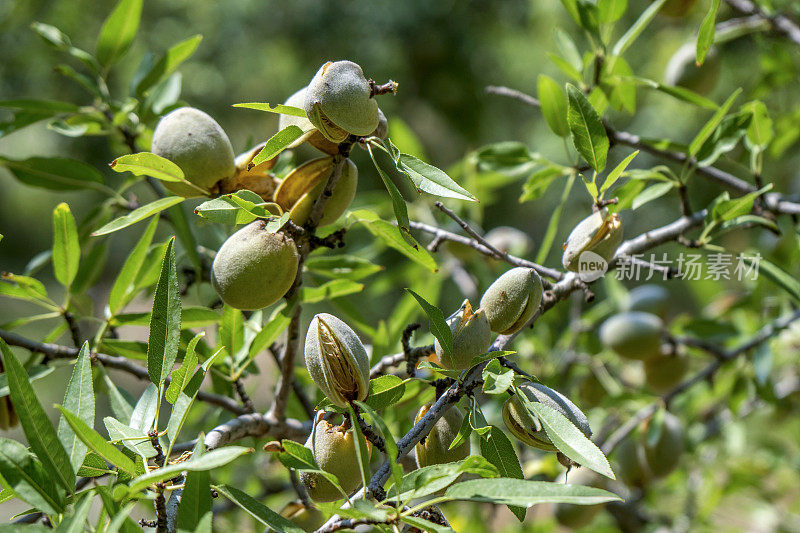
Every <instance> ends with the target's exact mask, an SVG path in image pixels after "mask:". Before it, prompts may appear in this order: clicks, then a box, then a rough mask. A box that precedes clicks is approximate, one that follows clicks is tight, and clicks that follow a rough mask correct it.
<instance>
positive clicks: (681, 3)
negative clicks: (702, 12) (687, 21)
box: [658, 0, 697, 18]
mask: <svg viewBox="0 0 800 533" xmlns="http://www.w3.org/2000/svg"><path fill="white" fill-rule="evenodd" d="M696 3H697V0H668V1H667V2H666V3H665V4H664V5H663V6H661V9H660V10H659V11H658V13H659V14H661V15H666V16H668V17H675V18H677V17H682V16H684V15H686V13H688V12H689V10H690V9H692V8H693V7H694V5H695V4H696Z"/></svg>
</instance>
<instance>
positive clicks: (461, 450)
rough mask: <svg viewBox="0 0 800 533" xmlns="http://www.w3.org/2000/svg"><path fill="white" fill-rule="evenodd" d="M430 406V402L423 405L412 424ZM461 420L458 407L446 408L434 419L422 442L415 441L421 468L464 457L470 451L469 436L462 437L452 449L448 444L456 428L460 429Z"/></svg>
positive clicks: (454, 436) (418, 462)
mask: <svg viewBox="0 0 800 533" xmlns="http://www.w3.org/2000/svg"><path fill="white" fill-rule="evenodd" d="M430 408H431V406H430V404H427V405H423V406H422V407H421V408H420V410H419V412H418V413H417V417H416V418H415V419H414V424H416V423H417V422H419V421H420V419H421V418H422V417H423V416H425V413H427V412H428V410H429V409H430ZM463 421H464V417H463V416H462V415H461V413H460V412H459V410H458V408H456V407H450V408H449V409H447V410H446V411H445V412H444V415H442V417H441V418H440V419H439V420H437V421H436V424H434V426H433V428H432V429H431V431H430V433H428V435H427V436H426V437H425V439H424V442H418V443H417V445H416V447H415V450H416V454H417V466H418V467H420V468H423V467H426V466H431V465H439V464H444V463H452V462H453V461H460V460H462V459H466V458H467V457H468V456H469V451H470V448H469V438H467V439H464V442H462V443H461V444H459V445H458V446H456V447H455V448H453V449H452V450H451V449H450V444H451V443H452V442H453V440H454V439H455V438H456V436H457V435H458V430H459V429H461V424H462V423H463Z"/></svg>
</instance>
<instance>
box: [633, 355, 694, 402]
mask: <svg viewBox="0 0 800 533" xmlns="http://www.w3.org/2000/svg"><path fill="white" fill-rule="evenodd" d="M688 369H689V362H688V361H687V360H686V358H685V357H681V356H679V355H657V356H656V357H652V358H650V359H647V360H646V361H645V362H644V376H645V382H646V383H647V385H648V386H649V387H650V388H651V389H653V391H654V392H656V393H657V394H663V393H665V392H667V391H668V390H670V389H671V388H672V387H674V386H675V385H677V384H678V383H680V382H681V380H682V379H683V376H685V375H686V371H687V370H688Z"/></svg>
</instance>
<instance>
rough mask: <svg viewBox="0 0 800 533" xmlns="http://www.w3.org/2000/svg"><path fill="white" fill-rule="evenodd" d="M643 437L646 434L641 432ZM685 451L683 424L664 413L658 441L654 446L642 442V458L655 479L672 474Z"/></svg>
mask: <svg viewBox="0 0 800 533" xmlns="http://www.w3.org/2000/svg"><path fill="white" fill-rule="evenodd" d="M642 433H643V435H644V434H646V432H644V431H643V432H642ZM684 449H685V443H684V432H683V423H682V422H681V420H680V419H679V418H678V417H677V416H675V415H673V414H672V413H670V412H669V411H665V412H664V419H663V421H662V425H661V428H660V433H659V436H658V440H657V441H656V442H655V443H654V444H652V445H651V444H649V443H648V442H647V440H645V442H644V456H645V459H646V460H647V466H648V468H649V470H650V472H651V473H652V475H653V476H654V477H656V478H662V477H665V476H667V475H669V474H670V473H672V472H673V471H674V470H675V469H676V468H678V465H679V464H680V459H681V455H683V452H684Z"/></svg>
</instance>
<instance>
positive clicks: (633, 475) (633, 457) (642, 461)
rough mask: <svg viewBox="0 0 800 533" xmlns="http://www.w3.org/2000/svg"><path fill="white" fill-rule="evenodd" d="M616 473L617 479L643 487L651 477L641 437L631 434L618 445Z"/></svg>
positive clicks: (633, 485)
mask: <svg viewBox="0 0 800 533" xmlns="http://www.w3.org/2000/svg"><path fill="white" fill-rule="evenodd" d="M614 455H615V457H616V463H617V464H616V465H615V468H614V473H615V474H616V476H617V479H619V480H621V481H623V482H624V483H625V484H626V485H630V486H632V487H643V486H644V485H646V484H647V483H648V482H649V481H650V479H651V475H650V474H649V472H648V467H647V459H646V458H645V456H644V447H642V445H641V444H640V443H639V439H637V438H634V437H633V436H629V437H628V438H627V439H625V440H623V441H622V442H620V443H619V446H617V449H616V452H615V454H614Z"/></svg>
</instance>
